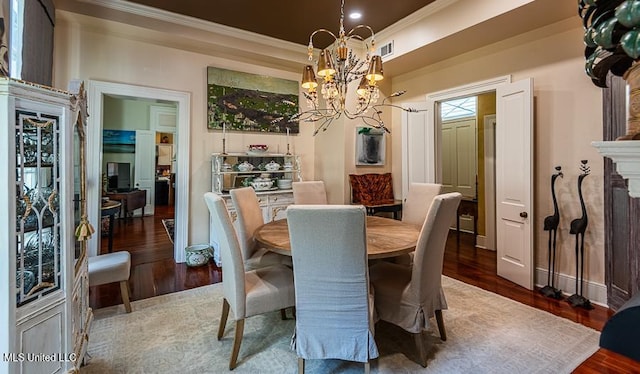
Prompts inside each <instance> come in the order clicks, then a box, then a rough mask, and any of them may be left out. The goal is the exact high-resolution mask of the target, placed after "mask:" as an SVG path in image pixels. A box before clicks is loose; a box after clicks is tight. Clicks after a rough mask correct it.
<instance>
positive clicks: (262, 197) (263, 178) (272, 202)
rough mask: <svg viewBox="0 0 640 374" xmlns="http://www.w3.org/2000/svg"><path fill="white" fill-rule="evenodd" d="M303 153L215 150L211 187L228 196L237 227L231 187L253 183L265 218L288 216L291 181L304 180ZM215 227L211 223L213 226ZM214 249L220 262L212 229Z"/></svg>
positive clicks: (214, 257) (228, 203)
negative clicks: (225, 151) (301, 154)
mask: <svg viewBox="0 0 640 374" xmlns="http://www.w3.org/2000/svg"><path fill="white" fill-rule="evenodd" d="M300 165H301V164H300V156H298V155H286V154H277V153H260V152H255V153H252V152H247V153H227V154H222V153H214V154H213V155H212V156H211V191H213V192H215V193H217V194H219V195H221V196H222V198H223V199H224V200H225V203H226V204H227V209H228V210H229V215H230V216H231V220H232V221H233V224H234V227H236V217H237V214H236V210H235V207H234V206H233V203H232V201H231V196H230V195H229V191H230V190H232V189H234V188H240V187H253V189H254V190H255V191H256V194H257V195H258V202H259V203H260V207H261V208H262V217H263V219H264V221H265V222H271V221H274V220H278V219H283V218H286V210H287V207H288V206H289V205H291V204H293V190H292V188H291V184H292V183H293V182H297V181H301V180H302V170H301V166H300ZM210 227H211V226H210ZM209 241H210V245H211V247H212V248H213V249H214V253H213V259H214V261H215V262H216V264H218V266H220V265H221V263H220V252H219V250H218V235H217V233H215V232H214V231H213V230H211V231H210V232H209Z"/></svg>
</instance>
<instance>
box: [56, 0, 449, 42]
mask: <svg viewBox="0 0 640 374" xmlns="http://www.w3.org/2000/svg"><path fill="white" fill-rule="evenodd" d="M78 1H79V2H82V3H86V4H91V5H94V6H99V7H102V8H106V9H112V10H115V11H119V12H123V13H126V14H132V15H136V16H140V17H145V18H151V19H154V20H158V21H162V22H167V23H170V24H175V25H179V26H185V27H189V28H195V29H199V30H203V31H207V32H211V33H214V34H217V35H222V36H226V37H229V38H233V39H241V40H246V41H250V42H252V43H258V44H261V45H266V46H271V47H277V48H282V49H285V50H289V51H291V52H294V53H300V51H303V52H305V54H306V49H304V50H303V49H301V48H300V44H297V43H293V42H288V41H284V40H281V39H277V38H274V37H271V36H266V35H262V34H258V33H254V32H251V31H246V30H242V29H237V28H234V27H230V26H226V25H222V24H218V23H214V22H211V21H206V20H203V19H200V18H195V17H190V16H185V15H183V14H177V13H173V12H169V11H166V10H163V9H158V8H152V7H149V6H146V5H141V4H137V3H134V2H131V1H123V0H78ZM456 1H457V0H456ZM63 9H64V8H63Z"/></svg>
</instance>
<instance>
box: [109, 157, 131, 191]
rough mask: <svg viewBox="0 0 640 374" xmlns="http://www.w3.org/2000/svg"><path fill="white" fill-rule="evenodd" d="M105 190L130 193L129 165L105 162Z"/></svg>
mask: <svg viewBox="0 0 640 374" xmlns="http://www.w3.org/2000/svg"><path fill="white" fill-rule="evenodd" d="M107 181H108V184H107V189H108V190H109V191H118V192H127V191H131V164H129V163H128V162H107Z"/></svg>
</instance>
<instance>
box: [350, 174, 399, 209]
mask: <svg viewBox="0 0 640 374" xmlns="http://www.w3.org/2000/svg"><path fill="white" fill-rule="evenodd" d="M349 183H350V184H351V203H352V204H361V205H364V207H365V208H366V210H367V215H369V216H372V215H374V214H376V213H380V212H389V213H393V218H394V219H397V220H399V219H401V218H402V200H395V199H394V197H393V181H392V179H391V173H384V174H375V173H369V174H349Z"/></svg>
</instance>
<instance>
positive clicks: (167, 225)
mask: <svg viewBox="0 0 640 374" xmlns="http://www.w3.org/2000/svg"><path fill="white" fill-rule="evenodd" d="M173 224H174V221H173V218H167V219H163V220H162V226H164V231H166V232H167V235H168V236H169V240H171V244H173Z"/></svg>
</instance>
